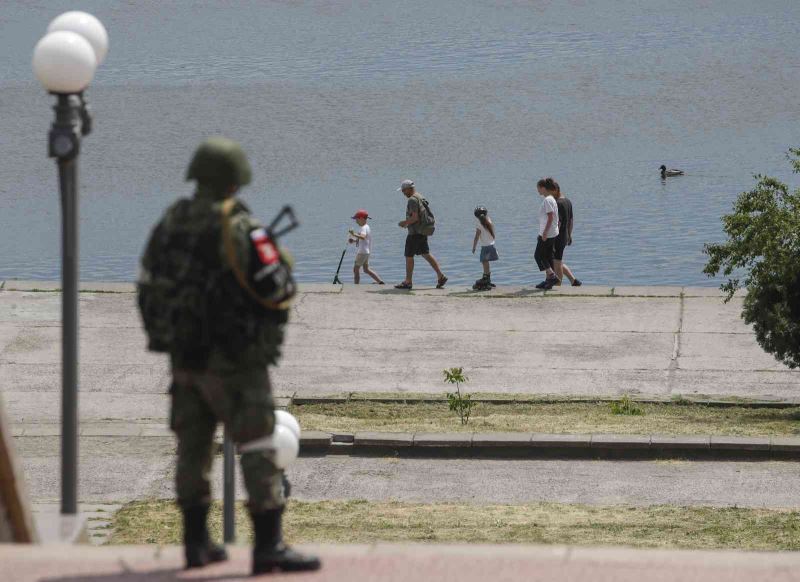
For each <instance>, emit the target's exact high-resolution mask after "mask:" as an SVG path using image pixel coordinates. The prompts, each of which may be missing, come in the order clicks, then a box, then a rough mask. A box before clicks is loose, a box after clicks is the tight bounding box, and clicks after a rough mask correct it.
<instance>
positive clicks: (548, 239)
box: [533, 178, 558, 290]
mask: <svg viewBox="0 0 800 582" xmlns="http://www.w3.org/2000/svg"><path fill="white" fill-rule="evenodd" d="M557 188H558V184H557V183H556V181H555V180H553V179H552V178H542V179H541V180H539V182H538V183H537V184H536V189H537V190H538V191H539V195H540V196H541V197H542V205H541V207H540V208H539V236H538V238H537V241H536V252H535V253H534V254H533V257H534V259H536V265H537V266H538V267H539V270H540V271H544V272H545V273H546V278H545V280H544V281H542V282H541V283H539V284H538V285H537V286H536V288H537V289H544V290H548V289H552V288H553V286H554V285H555V284H556V283H557V282H558V277H556V274H555V271H554V270H553V267H554V261H555V242H556V237H557V236H558V204H557V203H556V199H555V198H554V197H553V192H555V191H556V189H557Z"/></svg>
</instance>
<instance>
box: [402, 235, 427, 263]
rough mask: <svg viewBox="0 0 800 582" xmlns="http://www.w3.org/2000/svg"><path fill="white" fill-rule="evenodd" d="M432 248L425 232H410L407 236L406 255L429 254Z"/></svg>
mask: <svg viewBox="0 0 800 582" xmlns="http://www.w3.org/2000/svg"><path fill="white" fill-rule="evenodd" d="M430 252H431V250H430V249H429V248H428V237H427V236H425V235H424V234H409V235H408V236H406V252H405V256H407V257H413V256H414V255H428V254H430Z"/></svg>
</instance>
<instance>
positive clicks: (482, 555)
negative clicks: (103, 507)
mask: <svg viewBox="0 0 800 582" xmlns="http://www.w3.org/2000/svg"><path fill="white" fill-rule="evenodd" d="M307 549H308V550H311V551H317V552H319V553H320V554H321V555H322V557H323V560H324V564H323V569H322V570H321V571H320V572H317V573H312V574H289V575H272V576H265V577H263V579H264V580H275V581H278V580H291V581H292V582H312V581H313V582H320V581H330V582H339V581H341V582H360V581H368V580H380V581H381V582H423V581H428V580H430V581H436V582H450V581H452V582H478V581H481V582H483V581H490V582H505V581H512V580H513V581H518V580H519V581H523V580H524V581H526V582H545V581H546V582H590V581H591V582H606V581H608V582H675V581H681V582H683V581H685V582H695V581H696V582H723V581H724V582H762V581H763V582H767V581H769V582H788V581H798V582H800V554H795V553H783V554H766V553H743V552H740V553H737V552H684V551H682V552H673V551H651V550H628V549H615V548H608V549H592V548H565V547H560V546H551V547H541V546H538V547H535V546H466V545H464V546H445V545H376V546H321V547H313V548H312V547H309V548H307ZM231 554H232V560H231V561H230V562H227V563H225V564H218V565H214V566H212V567H208V568H205V569H203V570H193V571H188V572H187V571H183V570H181V569H180V568H181V553H180V549H179V548H175V547H168V548H156V547H152V546H150V547H144V546H111V547H100V548H93V547H81V546H44V547H41V546H40V547H36V546H11V545H0V580H2V581H3V582H34V581H35V582H78V581H81V582H131V581H134V580H142V581H147V582H173V581H177V580H205V581H208V582H222V581H228V580H230V581H234V580H254V578H251V577H249V576H248V568H249V556H248V551H247V549H246V548H243V547H235V548H233V549H232V550H231ZM260 579H261V578H260Z"/></svg>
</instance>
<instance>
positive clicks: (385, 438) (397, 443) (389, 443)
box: [353, 432, 414, 447]
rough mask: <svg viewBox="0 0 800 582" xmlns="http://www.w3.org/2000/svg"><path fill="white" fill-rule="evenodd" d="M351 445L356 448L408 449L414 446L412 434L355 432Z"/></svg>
mask: <svg viewBox="0 0 800 582" xmlns="http://www.w3.org/2000/svg"><path fill="white" fill-rule="evenodd" d="M353 444H354V445H355V446H357V447H376V446H377V447H410V446H412V445H413V444H414V433H408V432H357V433H356V434H355V438H354V441H353Z"/></svg>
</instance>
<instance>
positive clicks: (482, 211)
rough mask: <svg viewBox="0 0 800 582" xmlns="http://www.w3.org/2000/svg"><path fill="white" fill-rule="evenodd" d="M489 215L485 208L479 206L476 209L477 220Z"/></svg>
mask: <svg viewBox="0 0 800 582" xmlns="http://www.w3.org/2000/svg"><path fill="white" fill-rule="evenodd" d="M487 214H489V211H488V210H486V207H485V206H478V207H476V208H475V218H480V217H481V216H486V215H487Z"/></svg>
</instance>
